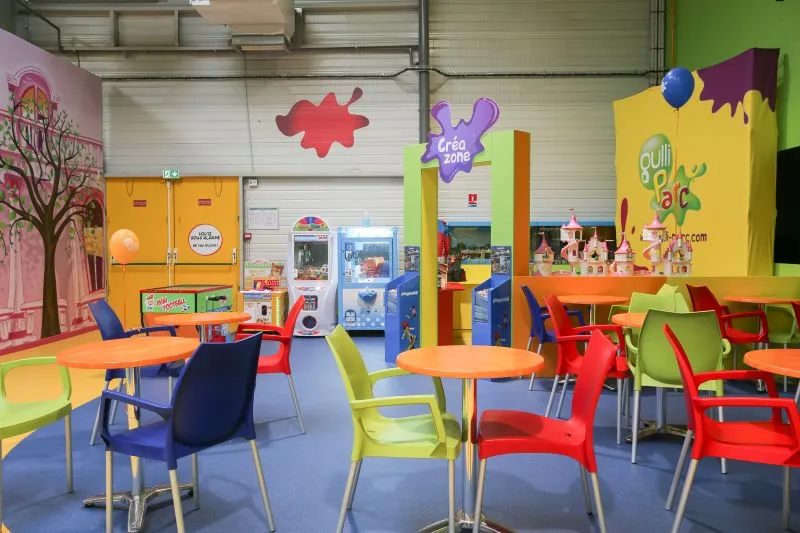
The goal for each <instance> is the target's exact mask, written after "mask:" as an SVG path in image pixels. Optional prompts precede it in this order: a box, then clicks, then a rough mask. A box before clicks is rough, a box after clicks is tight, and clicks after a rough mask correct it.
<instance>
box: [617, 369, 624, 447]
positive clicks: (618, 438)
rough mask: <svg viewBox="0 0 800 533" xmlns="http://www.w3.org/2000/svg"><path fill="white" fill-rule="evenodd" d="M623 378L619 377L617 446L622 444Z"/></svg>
mask: <svg viewBox="0 0 800 533" xmlns="http://www.w3.org/2000/svg"><path fill="white" fill-rule="evenodd" d="M622 389H623V385H622V379H619V378H617V446H619V445H620V444H622V397H623V390H622Z"/></svg>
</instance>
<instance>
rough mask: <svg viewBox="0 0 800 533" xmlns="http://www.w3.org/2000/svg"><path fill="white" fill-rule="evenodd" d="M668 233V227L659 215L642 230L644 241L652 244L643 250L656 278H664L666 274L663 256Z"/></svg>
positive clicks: (643, 255)
mask: <svg viewBox="0 0 800 533" xmlns="http://www.w3.org/2000/svg"><path fill="white" fill-rule="evenodd" d="M666 233H667V227H666V226H665V225H664V224H662V223H661V221H660V220H659V219H658V215H654V216H653V220H652V222H650V223H649V224H647V225H646V226H645V227H644V228H642V240H643V241H645V242H649V243H650V244H649V245H648V246H647V248H645V249H644V250H642V257H644V258H645V259H646V260H647V261H649V262H650V265H651V272H652V274H653V275H654V276H663V275H665V273H666V270H665V267H664V258H663V256H662V254H661V245H662V244H663V242H664V240H665V238H666Z"/></svg>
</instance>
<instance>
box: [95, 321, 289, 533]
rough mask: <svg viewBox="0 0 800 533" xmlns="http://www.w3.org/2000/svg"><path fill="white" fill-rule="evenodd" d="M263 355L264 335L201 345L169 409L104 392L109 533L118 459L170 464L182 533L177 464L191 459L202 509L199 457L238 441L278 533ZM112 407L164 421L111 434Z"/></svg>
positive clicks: (103, 407)
mask: <svg viewBox="0 0 800 533" xmlns="http://www.w3.org/2000/svg"><path fill="white" fill-rule="evenodd" d="M260 350H261V335H253V336H251V337H248V338H246V339H243V340H240V341H237V342H233V343H204V344H201V345H200V346H199V347H198V348H197V350H195V352H194V354H193V355H192V356H191V357H190V358H189V360H188V361H187V363H186V364H185V365H184V367H183V370H182V372H181V374H180V376H179V377H178V382H177V383H176V385H175V394H174V395H173V397H172V400H171V401H170V404H169V405H163V404H156V403H153V402H149V401H147V400H143V399H141V398H138V397H135V396H129V395H127V394H122V393H120V392H117V391H113V390H105V391H103V396H102V401H101V404H100V405H101V410H102V411H101V413H102V414H101V416H102V420H103V426H102V431H101V433H100V437H101V438H102V439H103V442H105V445H106V531H108V532H110V531H111V524H112V521H111V513H112V492H113V468H112V455H113V454H114V453H121V454H123V455H128V456H134V457H139V458H140V459H147V460H152V461H162V462H164V463H166V465H167V469H168V471H169V481H170V488H171V491H172V500H173V504H174V506H175V521H176V523H177V529H178V533H183V532H184V525H183V509H182V506H181V497H180V488H179V487H178V474H177V468H178V459H181V458H183V457H187V456H191V457H192V467H193V468H192V477H193V479H192V487H193V488H192V492H193V493H194V500H195V505H196V506H198V504H199V488H198V483H197V470H198V469H197V453H198V452H201V451H203V450H205V449H207V448H211V447H212V446H216V445H217V444H222V443H223V442H228V441H230V440H232V439H235V438H243V439H246V440H248V441H250V449H251V451H252V452H253V462H254V463H255V467H256V473H257V475H258V481H259V485H260V487H261V499H262V502H263V504H264V509H265V511H266V514H267V522H268V524H269V530H270V531H275V522H274V521H273V518H272V508H271V507H270V504H269V495H268V494H267V485H266V482H265V480H264V472H263V470H262V468H261V457H260V456H259V453H258V447H257V445H256V440H255V439H256V429H255V423H254V421H253V393H254V391H255V388H256V368H257V366H258V354H259V351H260ZM112 401H117V402H119V403H124V404H128V405H132V406H134V408H138V409H141V410H145V411H150V412H152V413H155V414H157V415H158V416H159V417H161V420H160V421H158V422H155V423H153V424H150V425H146V426H141V427H138V428H135V429H130V430H127V431H123V432H121V433H117V434H115V435H112V434H111V433H110V432H109V430H108V425H109V424H108V422H109V417H108V416H106V413H108V412H109V410H110V407H111V402H112Z"/></svg>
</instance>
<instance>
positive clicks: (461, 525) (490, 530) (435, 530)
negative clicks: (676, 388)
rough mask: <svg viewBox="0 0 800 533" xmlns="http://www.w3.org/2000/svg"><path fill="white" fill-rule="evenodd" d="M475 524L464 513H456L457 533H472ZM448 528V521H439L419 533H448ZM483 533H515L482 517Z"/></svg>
mask: <svg viewBox="0 0 800 533" xmlns="http://www.w3.org/2000/svg"><path fill="white" fill-rule="evenodd" d="M474 523H475V522H473V521H472V520H471V519H467V517H466V515H465V514H464V511H458V512H456V533H472V527H473V525H474ZM447 526H448V521H447V519H444V520H439V521H438V522H434V523H433V524H431V525H429V526H425V527H424V528H422V529H420V530H419V531H418V532H417V533H447V532H448V529H447ZM481 533H514V530H513V529H510V528H507V527H505V526H503V525H501V524H498V523H497V522H492V521H491V520H489V519H488V518H486V516H481Z"/></svg>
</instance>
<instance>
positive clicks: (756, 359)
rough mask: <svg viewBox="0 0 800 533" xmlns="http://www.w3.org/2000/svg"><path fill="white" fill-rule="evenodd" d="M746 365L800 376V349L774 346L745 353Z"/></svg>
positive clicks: (795, 376) (782, 374) (791, 375)
mask: <svg viewBox="0 0 800 533" xmlns="http://www.w3.org/2000/svg"><path fill="white" fill-rule="evenodd" d="M744 362H745V364H746V365H748V366H751V367H753V368H757V369H759V370H765V371H767V372H772V373H773V374H779V375H781V376H789V377H793V378H800V350H798V349H792V348H788V349H786V348H784V349H780V348H774V349H769V350H753V351H751V352H747V353H746V354H744Z"/></svg>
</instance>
